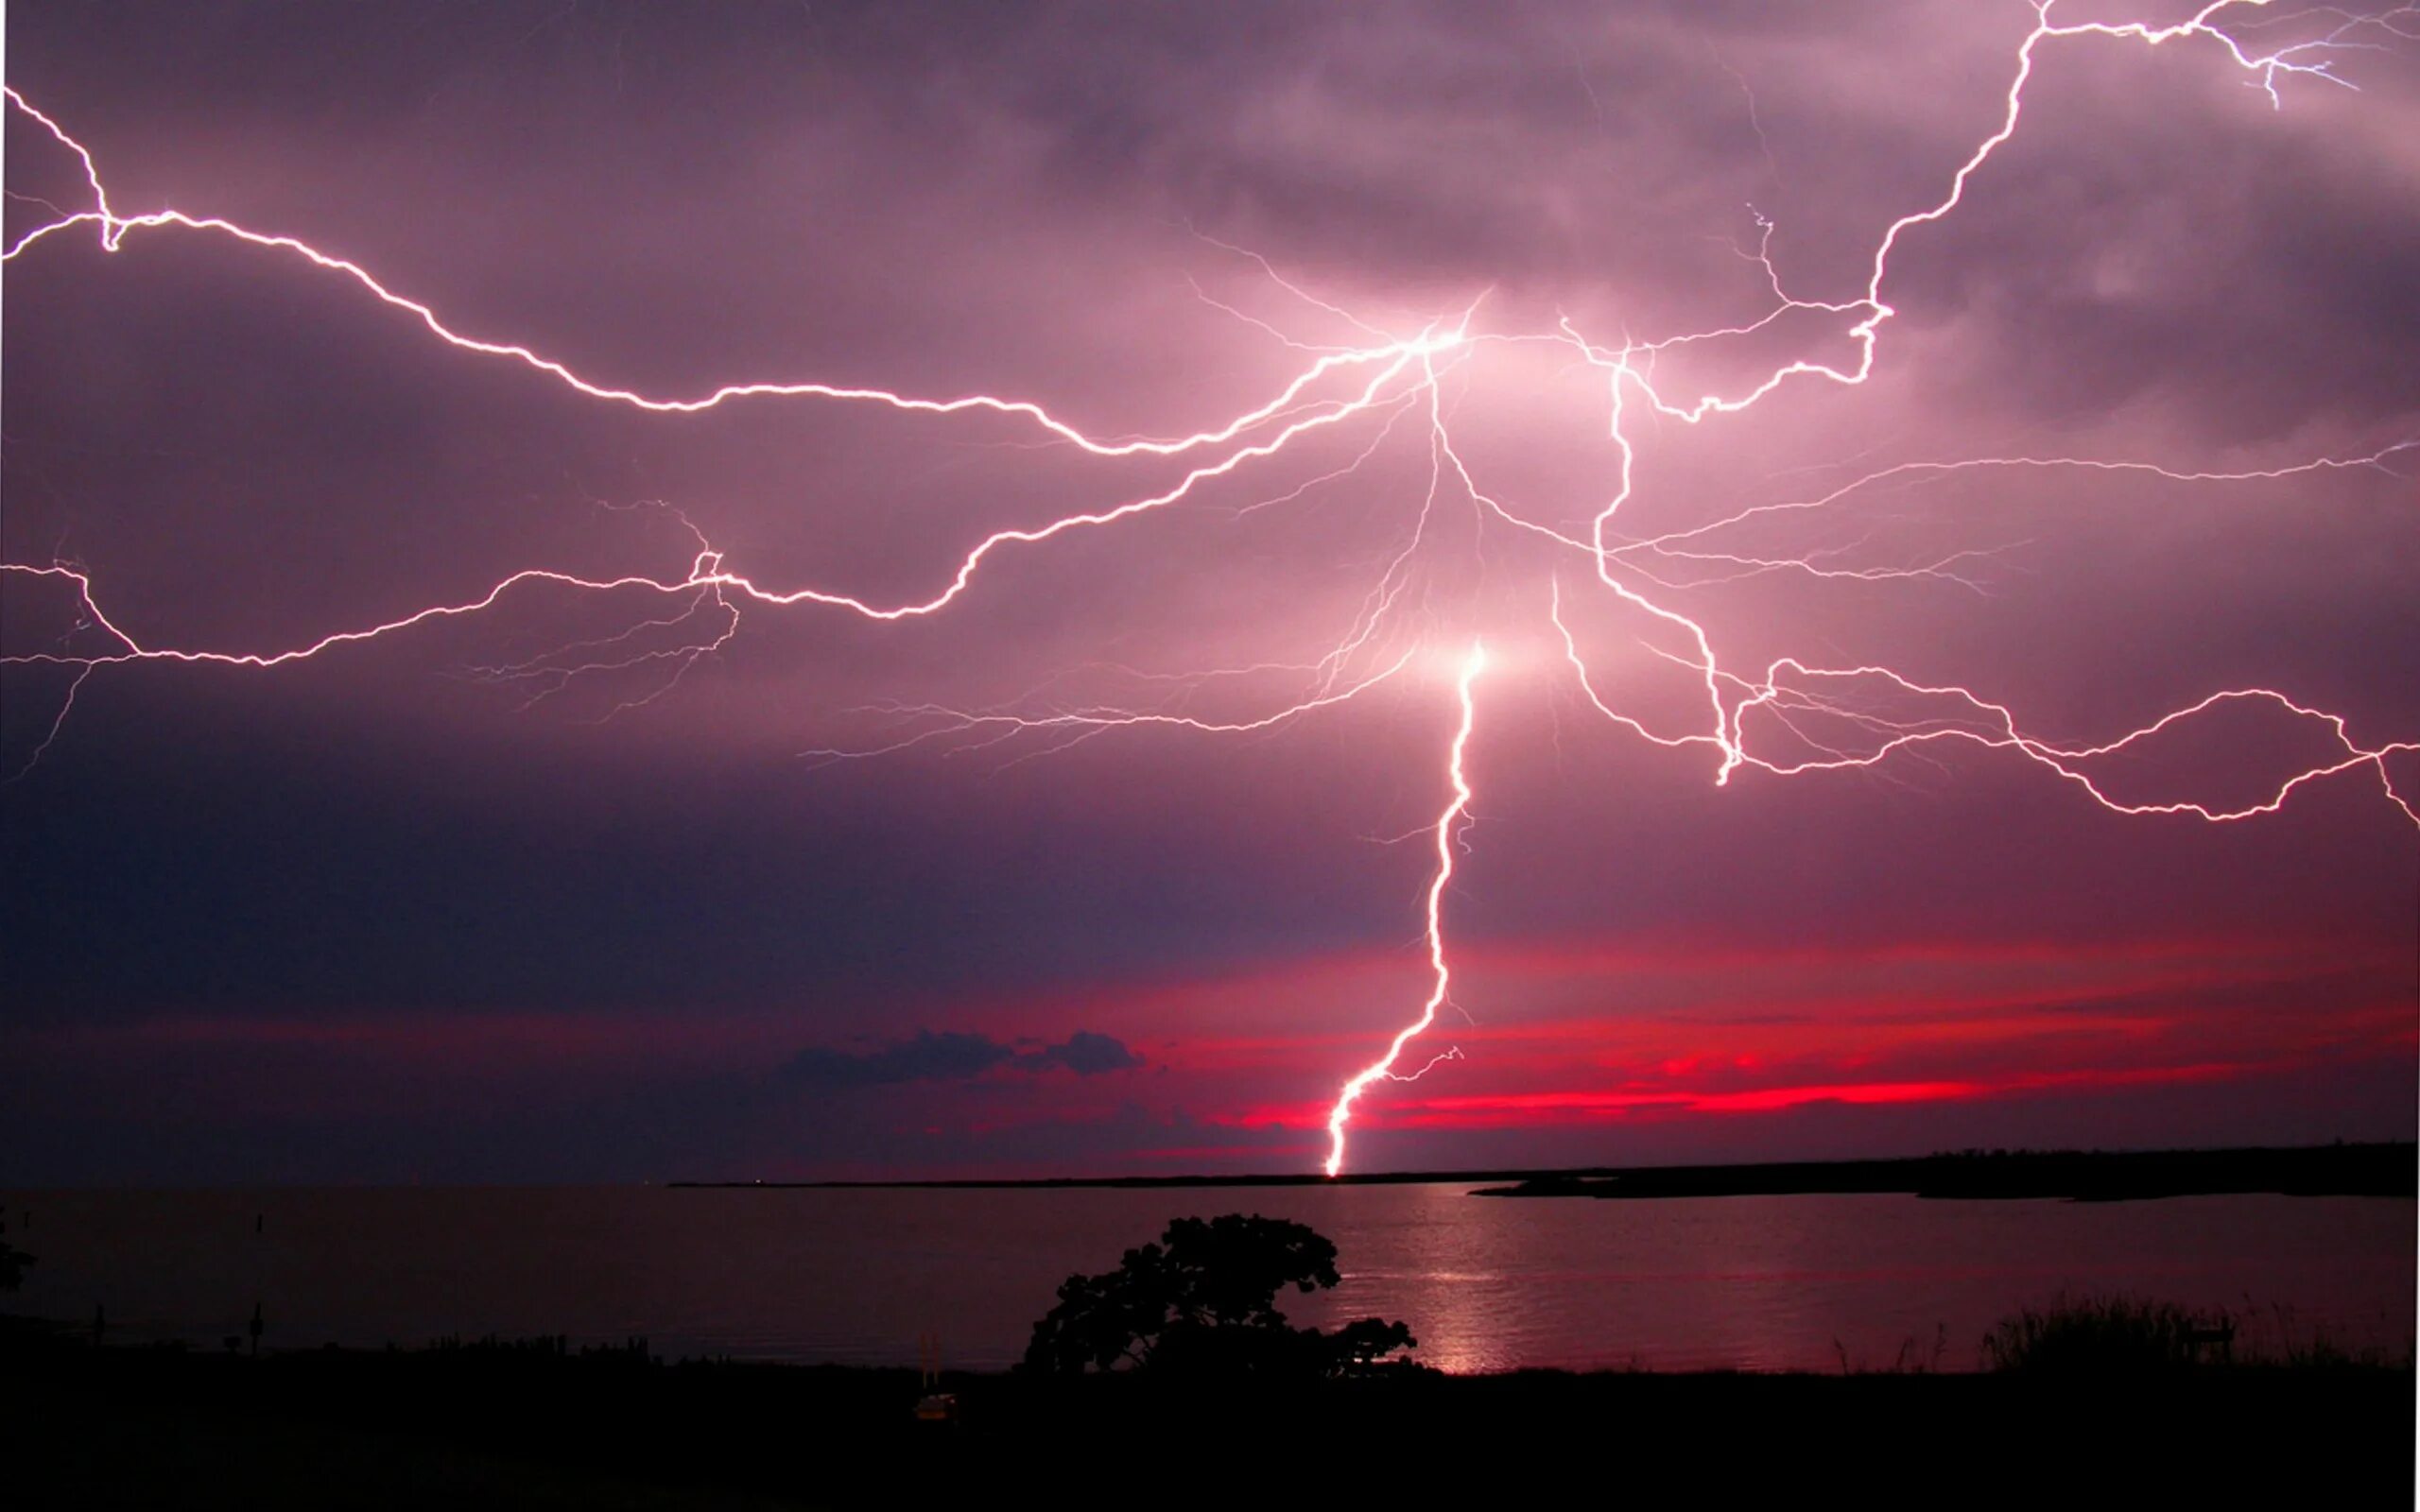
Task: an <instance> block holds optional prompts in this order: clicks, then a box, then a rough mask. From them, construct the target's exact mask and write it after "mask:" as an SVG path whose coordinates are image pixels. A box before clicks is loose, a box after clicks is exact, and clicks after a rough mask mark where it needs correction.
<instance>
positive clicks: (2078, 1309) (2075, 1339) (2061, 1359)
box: [1983, 1296, 2234, 1375]
mask: <svg viewBox="0 0 2420 1512" xmlns="http://www.w3.org/2000/svg"><path fill="white" fill-rule="evenodd" d="M2233 1335H2234V1322H2233V1320H2232V1319H2231V1318H2230V1317H2229V1316H2228V1315H2227V1314H2224V1313H2212V1314H2201V1313H2195V1312H2192V1311H2191V1310H2189V1309H2187V1308H2183V1307H2179V1306H2178V1305H2176V1304H2175V1303H2173V1302H2158V1301H2152V1300H2149V1299H2147V1298H2143V1297H2125V1296H2116V1297H2060V1298H2058V1300H2056V1301H2055V1302H2053V1303H2052V1304H2051V1305H2050V1306H2048V1307H2046V1308H2039V1309H2037V1308H2030V1307H2029V1308H2026V1309H2023V1310H2022V1311H2020V1312H2016V1313H2012V1314H2009V1315H2008V1316H2006V1317H2004V1318H2002V1319H2000V1320H1999V1322H1998V1323H1997V1324H1995V1325H1994V1326H1993V1328H1992V1332H1990V1333H1988V1334H1986V1335H1985V1336H1984V1338H1983V1363H1984V1364H1985V1365H1986V1366H1989V1367H1990V1368H1992V1369H1994V1370H2018V1371H2025V1372H2029V1373H2032V1374H2044V1375H2048V1374H2061V1375H2140V1374H2147V1373H2151V1372H2156V1371H2166V1370H2182V1369H2187V1368H2189V1367H2191V1366H2197V1365H2200V1364H2202V1363H2203V1362H2204V1358H2205V1355H2204V1350H2205V1349H2207V1348H2209V1346H2210V1345H2211V1344H2212V1343H2214V1342H2217V1341H2218V1340H2221V1339H2231V1338H2232V1337H2233Z"/></svg>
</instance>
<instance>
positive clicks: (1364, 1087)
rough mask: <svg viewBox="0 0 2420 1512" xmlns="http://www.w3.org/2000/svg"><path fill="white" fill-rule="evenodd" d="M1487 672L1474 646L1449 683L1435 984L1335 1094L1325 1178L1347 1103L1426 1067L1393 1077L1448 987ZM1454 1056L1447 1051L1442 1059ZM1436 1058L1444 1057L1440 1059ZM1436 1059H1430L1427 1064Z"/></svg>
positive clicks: (1340, 1164) (1434, 888)
mask: <svg viewBox="0 0 2420 1512" xmlns="http://www.w3.org/2000/svg"><path fill="white" fill-rule="evenodd" d="M1486 670H1487V647H1486V646H1485V645H1483V644H1478V643H1473V644H1472V645H1471V654H1470V655H1469V656H1467V657H1465V658H1463V659H1462V673H1461V677H1460V678H1459V679H1456V680H1455V684H1454V686H1455V691H1456V692H1457V693H1458V694H1459V695H1460V696H1461V706H1462V717H1461V723H1460V724H1458V725H1456V726H1455V727H1454V743H1453V745H1452V746H1451V747H1448V749H1447V752H1446V756H1445V775H1446V777H1447V779H1448V780H1449V781H1450V782H1452V783H1453V784H1454V796H1453V798H1452V799H1451V800H1450V801H1448V802H1447V803H1446V805H1445V811H1444V812H1443V813H1442V814H1440V815H1438V816H1437V826H1436V828H1435V830H1434V831H1432V832H1431V833H1432V835H1433V837H1434V838H1435V840H1436V845H1437V870H1436V871H1435V873H1434V874H1433V875H1431V877H1430V878H1429V881H1428V969H1429V970H1430V971H1433V972H1434V973H1435V974H1436V984H1435V985H1434V986H1433V987H1431V988H1429V989H1428V1001H1427V1002H1426V1003H1424V1004H1422V1005H1420V1017H1419V1018H1417V1019H1414V1020H1413V1021H1412V1022H1409V1023H1408V1024H1406V1025H1404V1026H1403V1028H1401V1029H1399V1030H1397V1031H1396V1033H1395V1037H1394V1039H1393V1040H1390V1041H1389V1042H1388V1044H1387V1053H1386V1054H1385V1055H1383V1056H1380V1057H1378V1058H1377V1059H1375V1060H1374V1061H1372V1062H1370V1064H1368V1065H1367V1066H1364V1067H1362V1068H1361V1069H1360V1070H1359V1071H1357V1072H1356V1073H1355V1074H1354V1075H1353V1079H1352V1080H1350V1081H1348V1082H1346V1083H1345V1084H1344V1090H1343V1091H1340V1092H1338V1093H1337V1094H1336V1106H1335V1107H1334V1108H1330V1109H1328V1115H1327V1141H1328V1143H1327V1167H1326V1169H1327V1174H1328V1175H1330V1176H1335V1175H1336V1174H1337V1173H1339V1172H1340V1171H1342V1170H1343V1169H1344V1128H1345V1125H1346V1124H1347V1123H1348V1122H1349V1121H1350V1120H1351V1119H1352V1117H1353V1105H1354V1104H1355V1103H1357V1102H1359V1101H1360V1100H1361V1094H1362V1093H1363V1092H1364V1091H1368V1090H1369V1087H1370V1084H1371V1083H1372V1082H1374V1081H1377V1080H1380V1079H1381V1078H1384V1079H1388V1080H1392V1081H1414V1080H1417V1079H1418V1078H1419V1077H1420V1076H1421V1074H1423V1073H1425V1072H1426V1070H1427V1069H1428V1067H1427V1066H1424V1067H1422V1068H1421V1069H1420V1071H1415V1072H1413V1073H1412V1074H1410V1075H1409V1076H1399V1075H1396V1074H1395V1062H1396V1061H1398V1060H1400V1059H1402V1058H1403V1048H1404V1046H1406V1045H1408V1044H1409V1043H1411V1041H1412V1040H1416V1039H1418V1038H1420V1036H1422V1035H1424V1034H1426V1033H1427V1032H1428V1029H1429V1026H1430V1025H1431V1024H1434V1023H1435V1022H1437V1012H1438V1010H1439V1009H1440V1008H1443V1006H1444V1005H1445V1000H1446V994H1447V993H1448V992H1450V991H1451V990H1452V988H1453V985H1454V972H1453V968H1452V967H1451V966H1449V965H1448V964H1447V963H1446V960H1445V889H1446V887H1447V886H1449V885H1452V883H1453V880H1454V854H1455V851H1456V850H1457V848H1458V846H1459V844H1460V841H1461V826H1462V821H1463V819H1464V818H1465V817H1466V816H1468V815H1469V813H1470V808H1471V780H1470V774H1469V773H1468V772H1467V771H1465V770H1464V767H1463V758H1464V756H1465V755H1466V754H1467V753H1468V751H1469V749H1470V744H1471V726H1472V724H1473V723H1474V722H1475V721H1476V720H1477V719H1478V702H1477V700H1476V699H1474V698H1473V696H1472V693H1471V689H1472V685H1473V684H1475V683H1477V682H1478V678H1479V674H1480V673H1482V672H1484V671H1486ZM1454 1053H1455V1052H1453V1051H1447V1052H1446V1055H1448V1056H1450V1055H1453V1054H1454ZM1439 1058H1440V1059H1443V1058H1444V1057H1439ZM1435 1064H1436V1061H1433V1060H1432V1061H1430V1062H1429V1065H1430V1066H1433V1065H1435Z"/></svg>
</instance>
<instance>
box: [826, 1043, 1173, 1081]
mask: <svg viewBox="0 0 2420 1512" xmlns="http://www.w3.org/2000/svg"><path fill="white" fill-rule="evenodd" d="M1143 1064H1144V1061H1143V1057H1140V1056H1138V1055H1136V1054H1135V1053H1134V1052H1133V1051H1132V1050H1129V1049H1128V1048H1127V1047H1126V1044H1125V1041H1123V1040H1118V1039H1115V1038H1114V1037H1113V1036H1110V1035H1105V1034H1096V1033H1094V1032H1092V1031H1091V1030H1088V1029H1079V1030H1078V1031H1076V1032H1075V1033H1074V1034H1071V1035H1069V1036H1068V1037H1067V1038H1066V1039H1065V1040H1060V1041H1058V1042H1056V1043H1052V1042H1050V1041H1047V1040H1043V1041H1016V1042H1010V1041H1007V1040H994V1039H993V1038H992V1037H991V1036H990V1035H986V1034H971V1033H966V1032H964V1031H959V1030H943V1031H939V1032H936V1031H934V1030H931V1029H919V1030H917V1031H916V1033H915V1034H913V1035H911V1036H909V1037H908V1038H907V1039H905V1040H890V1041H889V1042H887V1043H881V1044H875V1045H873V1046H871V1047H869V1048H866V1049H860V1050H852V1049H839V1048H836V1047H833V1046H828V1045H818V1046H814V1047H811V1048H809V1049H805V1050H802V1051H800V1052H799V1053H798V1054H797V1055H796V1056H793V1057H790V1060H789V1062H788V1064H787V1065H786V1066H785V1067H783V1071H782V1074H783V1078H784V1079H785V1080H787V1081H788V1082H790V1083H792V1084H794V1085H798V1086H804V1087H816V1088H821V1089H825V1090H829V1091H847V1090H851V1089H855V1088H861V1087H894V1086H898V1085H900V1084H901V1083H904V1082H928V1081H942V1082H948V1081H972V1080H974V1079H975V1078H976V1077H977V1076H980V1075H983V1074H986V1073H988V1072H992V1071H994V1070H1006V1071H1010V1072H1017V1073H1023V1074H1029V1075H1031V1074H1039V1073H1042V1072H1046V1071H1070V1072H1073V1073H1075V1074H1077V1075H1079V1076H1098V1075H1102V1074H1107V1073H1109V1072H1115V1071H1132V1070H1135V1069H1136V1068H1138V1067H1140V1066H1142V1065H1143Z"/></svg>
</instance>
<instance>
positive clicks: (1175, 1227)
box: [1025, 1213, 1413, 1378]
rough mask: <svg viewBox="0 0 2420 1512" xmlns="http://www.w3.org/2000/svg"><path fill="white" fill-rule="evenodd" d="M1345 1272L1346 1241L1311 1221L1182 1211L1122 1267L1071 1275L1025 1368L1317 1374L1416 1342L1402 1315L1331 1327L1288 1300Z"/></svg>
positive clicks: (1356, 1369) (1038, 1329) (1344, 1369)
mask: <svg viewBox="0 0 2420 1512" xmlns="http://www.w3.org/2000/svg"><path fill="white" fill-rule="evenodd" d="M1336 1283H1337V1273H1336V1246H1335V1245H1333V1244H1331V1243H1329V1242H1328V1240H1326V1239H1325V1238H1323V1237H1322V1236H1321V1235H1320V1234H1319V1233H1318V1232H1316V1231H1315V1230H1313V1229H1309V1228H1306V1227H1305V1226H1304V1225H1302V1224H1299V1223H1291V1222H1288V1221H1287V1220H1285V1219H1282V1218H1263V1217H1259V1216H1257V1215H1254V1216H1252V1217H1246V1216H1244V1215H1243V1214H1241V1213H1228V1214H1226V1215H1224V1216H1223V1217H1218V1218H1211V1219H1206V1220H1205V1219H1201V1218H1179V1219H1177V1220H1175V1221H1174V1222H1172V1223H1170V1224H1169V1225H1168V1227H1167V1232H1165V1233H1163V1234H1162V1235H1161V1236H1160V1242H1159V1243H1158V1244H1155V1245H1145V1246H1141V1247H1140V1248H1137V1249H1130V1250H1128V1251H1127V1252H1126V1256H1125V1259H1124V1260H1123V1261H1121V1262H1120V1263H1119V1264H1118V1267H1117V1269H1115V1270H1114V1271H1110V1272H1107V1273H1105V1274H1102V1275H1098V1276H1070V1277H1068V1278H1067V1280H1066V1281H1065V1283H1064V1284H1063V1285H1062V1286H1061V1287H1060V1288H1059V1305H1058V1306H1056V1307H1054V1308H1052V1309H1051V1310H1050V1312H1049V1314H1047V1315H1046V1316H1045V1317H1044V1318H1043V1319H1042V1320H1041V1321H1040V1322H1038V1323H1036V1324H1034V1326H1033V1342H1032V1343H1031V1344H1030V1345H1029V1347H1028V1348H1027V1349H1026V1354H1025V1364H1026V1368H1027V1369H1029V1370H1034V1371H1041V1372H1045V1373H1050V1374H1063V1375H1071V1374H1078V1373H1080V1372H1083V1371H1086V1370H1115V1369H1120V1368H1126V1369H1149V1370H1150V1371H1151V1372H1152V1373H1153V1374H1155V1375H1184V1376H1202V1375H1236V1374H1256V1375H1285V1376H1294V1377H1303V1378H1308V1377H1314V1376H1323V1375H1338V1374H1345V1373H1363V1372H1366V1371H1368V1370H1369V1369H1371V1368H1372V1367H1373V1366H1375V1364H1376V1363H1377V1362H1378V1361H1379V1360H1380V1359H1381V1358H1383V1357H1384V1356H1385V1355H1387V1354H1388V1353H1390V1352H1392V1351H1393V1350H1395V1349H1409V1348H1411V1347H1412V1344H1413V1339H1412V1336H1411V1331H1410V1330H1409V1329H1408V1328H1406V1327H1405V1326H1404V1325H1403V1324H1401V1323H1389V1322H1386V1321H1384V1320H1382V1319H1379V1318H1364V1319H1362V1320H1361V1321H1359V1322H1357V1323H1352V1324H1348V1325H1346V1326H1345V1327H1344V1328H1341V1329H1340V1330H1338V1331H1337V1332H1336V1333H1335V1334H1334V1335H1326V1334H1322V1333H1321V1332H1319V1331H1318V1330H1317V1329H1298V1328H1295V1327H1293V1326H1292V1325H1290V1324H1288V1322H1287V1321H1286V1315H1285V1314H1283V1313H1281V1312H1279V1311H1278V1309H1277V1297H1278V1295H1279V1294H1280V1293H1282V1292H1283V1291H1285V1290H1286V1288H1288V1287H1289V1286H1290V1287H1292V1288H1294V1289H1295V1290H1296V1291H1298V1292H1302V1293H1305V1294H1308V1293H1310V1292H1312V1291H1314V1290H1318V1289H1320V1288H1322V1287H1329V1286H1334V1285H1335V1284H1336Z"/></svg>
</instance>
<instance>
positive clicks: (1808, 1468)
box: [0, 1330, 2414, 1508]
mask: <svg viewBox="0 0 2420 1512" xmlns="http://www.w3.org/2000/svg"><path fill="white" fill-rule="evenodd" d="M0 1341H6V1342H5V1343H0V1443H5V1444H6V1445H7V1446H8V1448H7V1449H6V1451H5V1452H0V1474H5V1484H6V1486H7V1490H6V1492H5V1493H0V1495H4V1496H5V1498H6V1504H8V1505H9V1506H12V1507H13V1506H27V1507H33V1506H43V1507H51V1506H57V1507H83V1506H152V1505H159V1506H171V1505H173V1506H188V1507H221V1506H224V1507H235V1506H245V1507H315V1508H317V1507H431V1508H458V1507H472V1506H504V1505H510V1506H543V1507H562V1506H572V1505H579V1506H584V1507H600V1508H606V1507H622V1508H671V1507H732V1508H740V1507H777V1506H866V1505H873V1504H875V1503H889V1504H907V1505H916V1506H923V1505H931V1504H936V1503H966V1504H994V1503H996V1504H1002V1505H1027V1504H1054V1503H1057V1504H1074V1505H1086V1506H1134V1507H1149V1506H1201V1505H1217V1506H1224V1505H1232V1504H1234V1503H1236V1502H1237V1501H1238V1499H1242V1498H1249V1499H1252V1501H1253V1502H1254V1503H1258V1504H1261V1505H1271V1506H1297V1505H1309V1504H1314V1503H1316V1504H1322V1505H1335V1504H1339V1503H1340V1502H1342V1503H1348V1504H1350V1503H1374V1504H1381V1505H1386V1506H1428V1505H1439V1504H1444V1503H1447V1502H1449V1501H1462V1500H1473V1501H1477V1502H1480V1503H1483V1504H1486V1505H1523V1504H1537V1503H1540V1502H1542V1501H1546V1500H1548V1499H1550V1500H1551V1501H1552V1502H1553V1503H1563V1502H1564V1501H1566V1500H1574V1499H1580V1500H1585V1501H1588V1502H1591V1503H1606V1502H1610V1501H1613V1500H1615V1499H1616V1498H1620V1499H1625V1500H1633V1499H1636V1498H1639V1497H1642V1496H1652V1497H1657V1498H1659V1499H1660V1498H1684V1497H1685V1498H1686V1499H1687V1501H1686V1503H1685V1504H1689V1505H1700V1506H1714V1507H1721V1506H1733V1505H1740V1504H1745V1503H1748V1502H1749V1501H1750V1499H1752V1498H1758V1499H1761V1498H1765V1497H1771V1496H1786V1497H1789V1498H1790V1499H1792V1500H1793V1501H1803V1502H1813V1501H1817V1500H1824V1501H1828V1500H1832V1499H1835V1498H1845V1499H1848V1500H1849V1501H1851V1502H1853V1503H1885V1504H1919V1503H1926V1504H1938V1503H1944V1502H1953V1503H1982V1504H1987V1505H1988V1504H2014V1503H2027V1504H2038V1503H2044V1502H2048V1501H2052V1500H2054V1499H2055V1501H2056V1503H2058V1504H2059V1505H2060V1506H2062V1508H2075V1507H2098V1506H2119V1505H2128V1506H2133V1505H2153V1506H2171V1505H2196V1504H2199V1505H2211V1506H2241V1505H2261V1504H2267V1505H2273V1506H2324V1507H2359V1506H2405V1507H2408V1506H2410V1505H2411V1503H2412V1491H2413V1483H2412V1463H2413V1461H2412V1423H2413V1418H2412V1413H2413V1405H2414V1403H2413V1389H2412V1380H2413V1378H2412V1374H2411V1370H2410V1369H2409V1368H2393V1367H2376V1366H2358V1365H2335V1366H2250V1365H2234V1366H2198V1367H2193V1368H2187V1369H2180V1370H2175V1371H2171V1372H2167V1373H2163V1374H2159V1375H2156V1376H2148V1377H2147V1376H2140V1375H2136V1376H2133V1377H2128V1378H2118V1377H2109V1378H2104V1379H2098V1380H2096V1379H2092V1378H2089V1377H2085V1378H2082V1379H2073V1378H2066V1379H2047V1378H2033V1377H2027V1376H2024V1375H2021V1374H2014V1373H2010V1374H1976V1375H1922V1374H1883V1375H1847V1376H1811V1375H1808V1376H1738V1375H1719V1374H1718V1375H1654V1374H1597V1375H1564V1374H1549V1373H1534V1374H1519V1375H1508V1376H1490V1377H1450V1376H1438V1375H1430V1374H1422V1373H1402V1374H1398V1375H1395V1376H1392V1377H1389V1378H1380V1379H1369V1380H1350V1381H1335V1382H1326V1383H1300V1384H1294V1385H1289V1386H1282V1387H1273V1388H1270V1387H1253V1388H1250V1389H1242V1390H1237V1389H1213V1388H1207V1387H1201V1386H1194V1387H1182V1388H1181V1387H1177V1386H1174V1385H1171V1384H1168V1383H1153V1382H1150V1381H1148V1380H1138V1379H1134V1378H1130V1377H1119V1378H1115V1379H1101V1378H1098V1377H1094V1378H1083V1379H1078V1380H1073V1381H1057V1382H1053V1381H1034V1380H1027V1379H1021V1378H1018V1377H1014V1376H954V1377H950V1378H947V1379H946V1380H945V1381H944V1383H943V1384H944V1386H945V1387H946V1388H947V1389H949V1390H951V1391H953V1392H955V1393H956V1395H957V1397H958V1399H959V1403H960V1407H961V1411H962V1417H961V1420H960V1421H959V1422H958V1423H956V1424H954V1425H953V1424H935V1423H921V1422H918V1421H916V1420H915V1419H914V1417H913V1414H912V1405H913V1403H914V1402H915V1400H917V1398H918V1396H919V1386H918V1383H917V1378H916V1376H915V1375H914V1373H913V1372H909V1371H885V1370H856V1369H840V1368H802V1367H798V1366H759V1365H735V1364H728V1363H700V1364H681V1365H666V1364H662V1363H658V1362H653V1361H650V1360H648V1358H647V1357H646V1356H645V1354H644V1352H643V1351H642V1350H628V1351H624V1350H615V1351H611V1352H603V1353H590V1354H585V1355H583V1354H579V1353H564V1352H561V1351H560V1349H559V1348H558V1347H557V1346H555V1345H554V1344H553V1343H552V1342H551V1341H544V1342H542V1343H540V1344H537V1345H515V1346H488V1347H473V1348H469V1349H428V1350H413V1351H405V1352H394V1351H336V1350H328V1351H316V1352H307V1353H295V1354H283V1355H271V1356H267V1357H264V1358H261V1359H257V1360H255V1359H248V1358H242V1357H237V1356H233V1355H222V1354H208V1353H201V1352H185V1351H181V1350H167V1349H90V1348H86V1347H82V1346H78V1345H73V1344H68V1343H65V1342H62V1341H60V1340H58V1339H56V1338H53V1337H48V1336H44V1335H43V1334H40V1333H38V1332H31V1331H26V1330H12V1331H9V1332H6V1333H0ZM28 1492H31V1493H33V1494H32V1495H31V1496H30V1497H27V1495H26V1493H28ZM1666 1504H1670V1503H1666Z"/></svg>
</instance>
